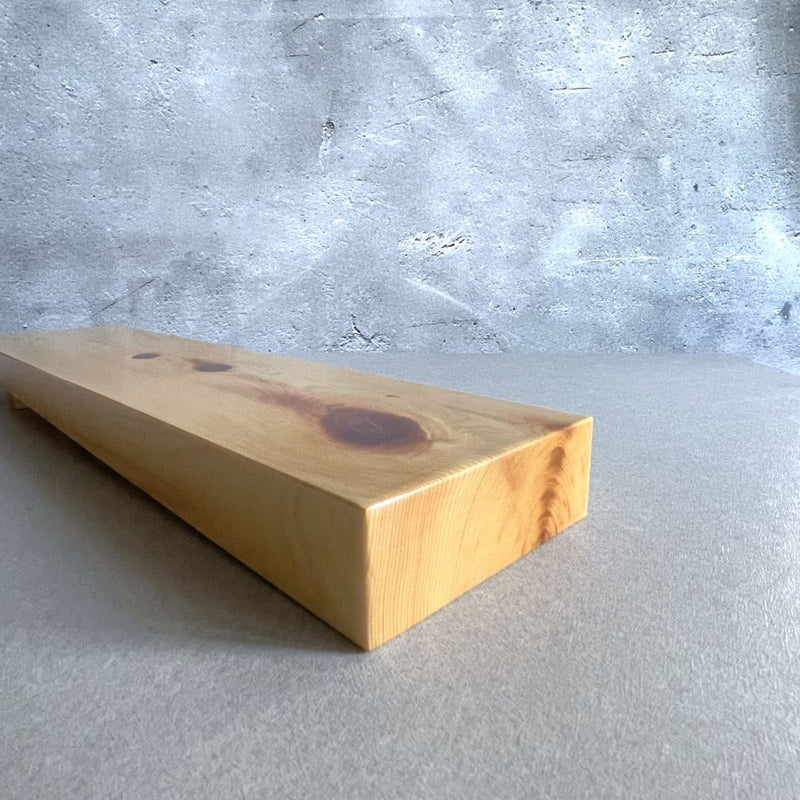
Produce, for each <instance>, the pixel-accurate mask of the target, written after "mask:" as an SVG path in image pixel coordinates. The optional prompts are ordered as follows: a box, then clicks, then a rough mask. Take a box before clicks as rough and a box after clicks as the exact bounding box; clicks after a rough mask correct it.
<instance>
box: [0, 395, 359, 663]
mask: <svg viewBox="0 0 800 800" xmlns="http://www.w3.org/2000/svg"><path fill="white" fill-rule="evenodd" d="M4 399H5V398H3V400H4ZM4 405H5V406H6V407H5V408H4V409H3V410H2V412H0V472H6V471H7V472H8V474H7V475H6V476H2V475H0V477H2V479H3V480H2V483H0V486H3V485H6V484H10V485H11V488H9V489H6V490H5V491H7V492H9V493H10V494H11V497H5V498H4V502H3V505H4V506H6V509H7V513H6V514H4V516H5V517H6V521H7V522H9V521H10V525H3V528H5V530H4V531H0V546H2V548H3V550H4V552H5V553H6V555H7V559H6V564H7V565H12V564H14V565H15V566H14V573H13V576H11V575H10V576H9V577H10V578H11V577H13V583H14V591H15V592H16V593H17V595H19V602H20V603H22V604H24V605H25V606H30V605H32V604H35V607H36V608H37V609H38V611H39V612H40V613H39V618H40V619H41V616H42V613H43V614H45V615H46V616H47V618H48V620H51V619H52V620H53V621H56V622H57V623H58V624H59V625H61V626H69V627H70V628H71V629H75V628H77V629H79V630H80V631H82V632H85V633H88V634H90V635H91V636H94V637H96V636H98V635H100V636H103V637H107V638H114V639H116V638H124V639H125V640H130V639H131V638H134V639H136V638H147V639H148V640H150V641H152V640H153V639H156V640H159V641H161V642H163V641H165V640H166V641H172V642H174V641H184V642H186V641H204V642H214V641H216V642H224V643H237V644H246V645H251V646H257V647H267V648H272V649H293V650H297V649H300V650H311V651H321V652H332V653H360V652H361V650H360V649H359V648H358V647H356V646H355V645H354V644H352V643H351V642H350V641H349V640H347V639H346V638H345V637H344V636H342V635H341V634H339V633H337V632H336V631H335V630H333V629H332V628H330V627H329V626H328V625H327V624H326V623H324V622H322V621H321V620H320V619H318V618H317V617H315V616H314V615H313V614H311V612H309V611H307V610H305V609H304V608H303V607H302V606H300V605H298V604H297V603H296V602H294V601H293V600H292V599H291V598H289V597H288V596H287V595H285V594H283V593H282V592H281V591H280V590H278V589H276V588H275V587H274V586H272V585H271V584H270V583H268V582H267V581H266V580H264V579H263V578H261V577H260V576H258V575H257V574H256V573H254V572H253V571H251V570H250V569H249V568H247V567H246V566H244V565H243V564H242V563H241V562H239V561H237V560H236V559H234V558H233V557H232V556H230V555H229V554H228V553H226V552H225V551H224V550H222V549H221V548H220V547H218V546H217V545H215V544H214V543H213V542H211V541H210V540H209V539H206V538H205V537H204V536H202V534H200V533H198V532H197V531H196V530H195V529H194V528H191V527H190V526H189V525H187V524H186V523H184V522H183V521H182V520H181V519H180V518H178V517H177V516H175V515H174V514H173V513H172V512H170V511H169V510H167V509H166V508H164V507H163V506H161V505H160V504H159V503H157V502H156V501H155V500H153V499H152V498H151V497H150V496H149V495H147V494H145V493H144V492H142V491H141V490H139V489H137V488H136V487H135V486H134V485H133V484H131V483H129V482H128V481H127V480H125V479H124V478H122V477H121V476H120V475H118V474H117V473H116V472H114V471H113V470H111V469H110V468H109V467H107V466H106V465H105V464H103V463H102V462H101V461H99V460H98V459H96V458H95V457H94V456H92V455H91V454H90V453H88V452H87V451H86V450H84V449H83V448H82V447H80V446H79V445H77V444H76V443H74V442H73V441H72V440H71V439H69V438H68V437H67V436H65V435H64V434H62V433H61V432H60V431H58V430H57V429H56V428H54V427H53V426H52V425H50V424H49V423H48V422H46V421H45V420H44V419H42V418H41V417H39V416H38V415H37V414H35V413H34V412H33V411H30V410H22V411H12V410H11V409H10V408H8V407H7V404H5V403H4ZM14 484H16V487H15V486H14ZM14 494H17V495H18V496H17V497H16V498H15V497H14ZM15 505H16V506H17V507H16V508H15V507H14V506H15Z"/></svg>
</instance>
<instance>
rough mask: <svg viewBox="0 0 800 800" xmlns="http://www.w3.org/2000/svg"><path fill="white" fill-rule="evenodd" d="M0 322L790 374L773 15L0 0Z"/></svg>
mask: <svg viewBox="0 0 800 800" xmlns="http://www.w3.org/2000/svg"><path fill="white" fill-rule="evenodd" d="M0 11H2V28H1V29H0V46H1V47H2V51H1V54H2V70H3V80H2V83H1V84H0V97H2V109H3V113H2V153H1V154H0V168H1V169H2V186H0V203H2V226H1V230H0V247H2V258H1V259H0V270H2V271H1V272H0V328H2V330H3V331H14V330H19V329H21V328H23V327H25V326H28V327H31V328H33V327H64V326H73V325H86V324H98V325H101V324H133V325H137V326H142V327H148V328H152V329H155V330H161V331H168V332H178V333H182V334H186V335H194V336H200V337H207V338H214V339H220V340H225V341H229V342H233V343H236V344H241V345H249V346H255V347H260V348H271V349H277V350H292V349H305V350H308V349H311V350H319V349H322V350H331V349H332V350H336V349H344V350H351V349H373V350H388V349H413V348H422V349H437V350H438V349H442V350H475V351H493V350H507V349H509V350H525V349H580V350H640V351H648V350H690V351H693V350H715V349H717V350H726V351H730V352H738V353H743V354H747V355H750V356H754V357H755V358H757V359H759V360H762V361H766V362H768V363H772V364H776V365H779V366H783V367H788V368H792V369H800V186H799V185H798V173H797V167H798V156H799V155H800V9H799V8H798V3H797V2H796V0H761V2H759V0H681V2H676V1H674V0H666V2H659V3H647V4H645V3H643V2H632V1H631V0H613V1H612V0H593V1H592V2H590V1H589V0H587V2H584V3H581V2H564V1H563V0H554V2H546V0H509V2H503V0H494V2H490V1H489V0H487V1H486V2H481V3H479V2H466V1H464V2H445V1H444V0H424V1H423V0H408V1H407V2H400V0H396V1H395V2H392V1H391V0H383V2H377V1H376V2H364V1H362V2H358V1H357V0H340V2H311V0H295V1H293V2H291V1H289V0H274V2H272V1H271V0H231V2H225V3H210V2H206V0H199V1H198V0H194V1H193V2H190V0H149V2H142V3H131V2H124V1H123V0H92V1H91V2H90V1H89V0H42V1H41V2H39V1H38V0H37V2H27V0H18V2H9V0H0Z"/></svg>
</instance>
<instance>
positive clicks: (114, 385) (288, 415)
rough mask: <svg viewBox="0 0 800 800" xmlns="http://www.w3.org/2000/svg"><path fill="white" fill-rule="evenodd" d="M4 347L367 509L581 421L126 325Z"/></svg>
mask: <svg viewBox="0 0 800 800" xmlns="http://www.w3.org/2000/svg"><path fill="white" fill-rule="evenodd" d="M0 353H5V354H6V355H7V356H9V357H11V358H13V359H15V360H17V361H18V362H20V363H27V364H29V365H30V366H33V367H36V368H37V369H40V370H41V371H43V372H46V373H49V374H52V375H54V376H56V377H59V378H61V379H63V380H65V381H69V382H71V383H74V384H75V385H78V386H82V387H84V388H86V389H88V390H90V391H92V392H94V393H96V394H99V395H102V396H105V397H108V398H109V399H111V400H114V401H116V402H119V403H121V404H124V405H127V406H129V407H131V408H132V409H134V410H136V411H139V412H141V413H143V414H146V415H148V416H150V417H153V418H155V419H159V420H161V421H163V422H165V423H167V424H169V425H171V426H173V427H175V428H179V429H182V430H184V431H186V432H187V433H190V434H192V435H194V436H197V437H199V438H202V439H206V440H208V441H209V442H212V443H214V444H216V445H219V446H220V447H222V448H225V449H228V450H231V451H232V452H235V453H238V454H239V455H242V456H244V457H246V458H248V459H251V460H253V461H256V462H259V463H262V464H264V465H265V466H268V467H270V468H272V469H274V470H276V471H279V472H282V473H283V474H286V475H287V476H290V477H292V478H295V479H297V480H299V481H302V482H304V483H306V484H308V485H310V486H314V487H316V488H318V489H320V490H322V491H325V492H328V493H330V494H332V495H335V496H337V497H340V498H342V499H345V500H348V501H350V502H352V503H354V504H357V505H359V506H360V507H362V508H368V507H370V506H372V505H374V504H375V503H376V502H380V501H382V500H386V499H389V498H391V497H394V496H399V495H403V494H405V493H407V492H409V491H411V490H413V489H415V488H418V487H420V486H423V485H426V484H429V483H434V482H437V481H439V480H442V479H443V478H446V477H448V476H450V475H454V474H458V473H459V472H461V471H463V470H464V469H468V468H470V467H472V466H473V465H474V464H476V463H480V462H482V461H484V460H486V459H491V458H494V457H495V456H497V455H498V454H499V453H502V452H505V451H507V450H509V449H513V448H516V447H519V446H520V445H521V444H524V443H528V442H531V441H535V440H536V439H538V438H542V437H546V436H548V435H549V434H550V433H552V432H553V431H556V430H561V429H563V428H565V427H567V426H569V425H571V424H573V423H574V422H576V421H577V420H578V419H580V417H578V416H576V415H574V414H567V413H564V412H560V411H554V410H551V409H544V408H539V407H536V406H529V405H525V404H521V403H514V402H510V401H506V400H499V399H495V398H490V397H482V396H478V395H472V394H467V393H464V392H456V391H452V390H448V389H441V388H438V387H433V386H427V385H423V384H415V383H410V382H407V381H401V380H397V379H394V378H386V377H383V376H379V375H373V374H367V373H359V372H355V371H352V370H347V369H341V368H339V367H332V366H329V365H325V364H317V363H314V362H307V361H301V360H298V359H294V358H286V357H282V356H275V355H272V354H268V353H256V352H252V351H247V350H242V349H239V348H234V347H230V346H227V345H218V344H212V343H208V342H200V341H194V340H189V339H182V338H180V337H175V336H166V335H162V334H155V333H150V332H147V331H139V330H134V329H129V328H89V329H77V330H70V331H43V332H42V331H39V332H31V333H25V334H17V335H13V336H7V337H0ZM309 454H313V458H312V457H310V456H309Z"/></svg>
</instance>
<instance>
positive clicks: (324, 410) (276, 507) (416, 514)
mask: <svg viewBox="0 0 800 800" xmlns="http://www.w3.org/2000/svg"><path fill="white" fill-rule="evenodd" d="M0 380H2V382H3V384H4V385H5V387H6V388H7V390H8V392H9V394H10V395H11V396H13V398H14V402H15V403H16V404H18V405H19V406H28V407H30V408H31V409H33V410H34V411H36V412H37V413H39V414H41V415H42V416H43V417H45V418H46V419H48V420H49V421H50V422H52V423H53V424H54V425H56V426H57V427H58V428H60V429H61V430H63V431H64V432H65V433H67V434H68V435H69V436H70V437H72V438H73V439H75V440H76V441H77V442H79V443H80V444H82V445H83V446H84V447H86V448H87V449H88V450H90V451H91V452H92V453H94V454H95V455H96V456H97V457H98V458H100V459H102V460H103V461H105V462H106V463H107V464H109V465H110V466H111V467H112V468H114V469H115V470H117V471H118V472H119V473H121V474H122V475H124V476H125V477H126V478H128V479H129V480H130V481H132V482H133V483H135V484H136V485H137V486H140V487H141V488H142V489H144V490H145V491H146V492H148V493H149V494H151V495H152V496H153V497H155V498H156V499H157V500H159V501H160V502H162V503H163V504H164V505H166V506H167V507H169V508H170V509H172V510H173V511H174V512H175V513H176V514H178V515H179V516H181V517H182V518H183V519H185V520H186V521H187V522H189V523H190V524H191V525H193V526H194V527H196V528H197V529H198V530H200V531H201V532H203V533H204V534H205V535H207V536H208V537H209V538H211V539H212V540H213V541H215V542H217V543H218V544H220V545H221V546H222V547H224V548H225V549H226V550H228V551H229V552H231V553H232V554H233V555H234V556H236V557H237V558H239V559H240V560H241V561H243V562H244V563H246V564H247V565H248V566H250V567H251V568H253V569H254V570H255V571H257V572H258V573H259V574H261V575H263V576H264V577H265V578H267V579H268V580H270V581H272V582H273V583H275V584H276V585H277V586H278V587H280V588H281V589H282V590H284V591H285V592H287V594H289V595H291V596H292V597H294V598H295V599H296V600H298V601H299V602H301V603H302V604H303V605H305V606H306V607H307V608H309V609H310V610H312V611H313V612H314V613H316V614H317V615H319V616H320V617H322V618H323V619H325V620H326V621H327V622H329V623H330V624H331V625H333V626H334V627H335V628H337V629H338V630H340V631H341V632H342V633H344V634H345V635H346V636H348V637H349V638H351V639H352V640H353V641H355V642H356V643H358V644H359V645H361V646H362V647H364V648H366V649H371V648H373V647H376V646H378V645H380V644H382V643H383V642H385V641H386V640H387V639H390V638H391V637H393V636H395V635H397V634H398V633H400V632H401V631H403V630H405V629H406V628H408V627H409V626H410V625H413V624H414V623H415V622H417V621H419V620H420V619H422V618H424V617H425V616H427V615H428V614H430V613H432V612H433V611H435V610H436V609H438V608H440V607H441V606H442V605H444V604H445V603H447V602H449V601H450V600H452V599H453V598H455V597H457V596H458V595H460V594H462V593H463V592H464V591H466V590H468V589H469V588H471V587H472V586H474V585H476V584H477V583H479V582H480V581H482V580H484V579H485V578H486V577H488V576H489V575H491V574H493V573H495V572H497V571H498V570H500V569H502V568H503V567H504V566H506V565H508V564H509V563H511V562H512V561H514V560H516V559H517V558H519V557H520V556H522V555H524V554H525V553H527V552H529V551H530V550H532V549H533V548H535V547H536V546H537V545H539V544H541V543H542V542H544V541H546V540H547V539H548V538H550V537H551V536H553V535H554V534H555V533H558V532H559V531H561V530H563V529H564V528H565V527H566V526H568V525H569V524H571V523H572V522H574V521H576V520H577V519H579V518H580V517H582V516H584V515H585V513H586V504H587V495H588V477H589V460H590V448H591V433H592V421H591V419H590V418H588V417H580V416H575V415H572V414H566V413H562V412H558V411H551V410H548V409H543V408H537V407H533V406H527V405H522V404H519V403H512V402H508V401H503V400H496V399H492V398H487V397H480V396H476V395H470V394H465V393H461V392H454V391H450V390H445V389H439V388H435V387H431V386H425V385H420V384H412V383H407V382H404V381H398V380H395V379H389V378H383V377H379V376H375V375H369V374H364V373H358V372H352V371H350V370H344V369H341V368H336V367H331V366H326V365H321V364H316V363H310V362H305V361H300V360H297V359H291V358H284V357H279V356H274V355H271V354H264V353H255V352H250V351H245V350H241V349H237V348H232V347H228V346H223V345H217V344H210V343H207V342H198V341H193V340H187V339H181V338H178V337H173V336H164V335H159V334H154V333H148V332H145V331H139V330H131V329H126V328H95V329H81V330H72V331H50V332H31V333H24V334H18V335H14V336H7V337H0Z"/></svg>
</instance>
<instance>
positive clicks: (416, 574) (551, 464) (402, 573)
mask: <svg viewBox="0 0 800 800" xmlns="http://www.w3.org/2000/svg"><path fill="white" fill-rule="evenodd" d="M592 426H593V421H592V419H591V418H590V417H586V418H583V419H582V420H580V421H578V422H576V423H575V424H573V425H571V426H569V427H567V428H565V429H563V430H561V431H558V432H554V433H553V434H551V435H550V436H548V437H546V438H544V439H540V440H538V441H536V442H533V443H531V444H529V445H527V446H524V447H521V448H519V449H517V450H515V451H512V452H509V453H506V454H504V455H502V456H500V457H498V458H496V459H494V460H492V461H490V462H488V463H485V464H482V465H478V466H476V467H475V468H473V469H471V470H467V471H465V472H463V473H461V474H459V475H456V476H453V477H452V478H450V479H448V480H445V481H441V482H440V483H438V484H435V485H432V486H430V487H428V488H426V489H425V490H423V491H419V492H415V493H413V494H410V495H408V496H406V497H403V498H398V499H397V500H395V501H393V502H387V503H383V504H380V505H378V506H376V507H374V508H371V509H368V511H367V564H368V585H367V603H368V616H369V636H368V642H369V647H370V648H372V647H377V646H379V645H381V644H382V643H384V642H385V641H387V640H388V639H391V638H392V637H394V636H396V635H397V634H398V633H401V632H402V631H404V630H406V629H407V628H408V627H410V626H411V625H414V624H415V623H416V622H419V621H420V620H422V619H424V618H425V617H427V616H428V615H430V614H432V613H433V612H435V611H437V610H438V609H439V608H441V607H442V606H444V605H446V604H447V603H449V602H450V601H451V600H453V599H455V598H456V597H458V596H459V595H461V594H463V593H464V592H466V591H467V590H469V589H471V588H472V587H474V586H476V585H477V584H478V583H480V582H481V581H483V580H485V579H486V578H488V577H489V576H490V575H493V574H495V573H496V572H498V571H500V570H501V569H503V568H504V567H506V566H508V565H509V564H511V563H512V562H514V561H516V560H517V559H518V558H520V557H521V556H523V555H525V554H526V553H528V552H530V551H531V550H533V549H534V548H536V547H538V546H539V545H540V544H542V543H544V542H546V541H547V540H548V539H550V538H551V537H553V536H554V535H556V534H557V533H559V532H560V531H562V530H564V528H566V527H568V526H569V525H571V524H572V523H574V522H576V521H577V520H579V519H581V518H582V517H584V516H585V515H586V513H587V506H588V495H589V470H590V462H591V444H592Z"/></svg>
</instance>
